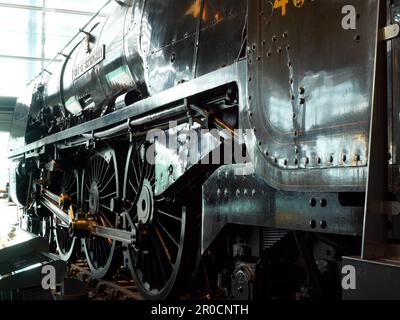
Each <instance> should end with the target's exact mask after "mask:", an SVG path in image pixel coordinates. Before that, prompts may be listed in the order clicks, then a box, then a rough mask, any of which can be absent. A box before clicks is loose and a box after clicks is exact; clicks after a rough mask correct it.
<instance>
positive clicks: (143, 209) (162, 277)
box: [123, 145, 186, 299]
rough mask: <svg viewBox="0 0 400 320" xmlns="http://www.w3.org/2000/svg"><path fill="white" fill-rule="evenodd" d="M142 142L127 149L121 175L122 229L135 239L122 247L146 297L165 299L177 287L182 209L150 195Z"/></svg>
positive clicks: (150, 170) (151, 176) (151, 177)
mask: <svg viewBox="0 0 400 320" xmlns="http://www.w3.org/2000/svg"><path fill="white" fill-rule="evenodd" d="M143 149H144V145H141V146H140V147H139V148H134V147H133V146H132V147H131V148H130V150H129V154H128V159H127V165H126V170H125V179H124V197H123V198H124V203H125V209H126V212H125V214H124V219H123V221H124V223H123V224H124V229H125V230H127V231H132V230H135V232H136V241H135V243H133V244H131V245H128V246H127V247H126V250H125V251H124V255H125V262H126V263H127V265H128V267H129V269H130V271H131V273H132V276H133V278H134V280H135V282H136V284H137V286H138V288H139V290H140V291H141V293H142V294H143V295H144V296H145V297H146V298H148V299H165V298H167V297H169V296H171V295H172V292H174V291H176V290H175V289H178V286H179V285H178V284H177V276H178V274H179V270H180V267H181V259H182V252H183V245H184V238H185V226H186V211H185V210H184V209H183V208H182V207H180V206H178V205H176V204H174V203H172V202H171V201H168V200H166V199H164V198H161V197H155V196H154V187H155V168H154V166H152V165H150V164H149V163H148V162H147V161H145V156H144V154H145V152H144V151H143Z"/></svg>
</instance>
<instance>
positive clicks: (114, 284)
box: [69, 261, 143, 300]
mask: <svg viewBox="0 0 400 320" xmlns="http://www.w3.org/2000/svg"><path fill="white" fill-rule="evenodd" d="M69 276H70V277H71V278H74V279H78V280H80V281H81V282H82V283H83V284H85V286H86V289H87V292H88V296H87V297H88V299H89V300H143V298H142V297H141V295H140V293H139V292H138V290H137V288H136V285H135V283H134V282H133V281H132V280H130V279H129V276H127V275H125V274H123V272H121V273H117V274H116V275H115V276H114V277H113V278H112V279H110V280H102V279H96V278H94V277H93V275H92V273H91V272H90V269H89V267H88V265H87V263H86V262H84V261H77V262H76V263H73V264H71V265H70V269H69Z"/></svg>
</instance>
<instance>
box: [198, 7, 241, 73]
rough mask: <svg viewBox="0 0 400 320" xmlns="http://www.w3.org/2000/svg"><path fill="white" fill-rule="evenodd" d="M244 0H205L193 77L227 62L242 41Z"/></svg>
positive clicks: (234, 56)
mask: <svg viewBox="0 0 400 320" xmlns="http://www.w3.org/2000/svg"><path fill="white" fill-rule="evenodd" d="M246 13H247V1H243V0H225V1H220V0H205V1H204V13H203V19H202V22H201V30H200V35H199V52H198V56H197V60H196V61H197V65H196V76H201V75H204V74H207V73H209V72H211V71H213V70H216V69H218V68H221V67H224V66H227V65H230V64H232V63H234V62H235V61H237V60H238V59H239V57H240V53H241V49H242V46H243V47H245V44H246V41H245V39H244V37H245V36H246V32H245V31H246V29H245V28H246Z"/></svg>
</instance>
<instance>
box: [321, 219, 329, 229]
mask: <svg viewBox="0 0 400 320" xmlns="http://www.w3.org/2000/svg"><path fill="white" fill-rule="evenodd" d="M319 225H320V226H321V228H322V229H326V227H327V226H328V225H327V223H326V221H325V220H322V221H321V222H320V223H319Z"/></svg>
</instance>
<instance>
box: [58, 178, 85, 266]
mask: <svg viewBox="0 0 400 320" xmlns="http://www.w3.org/2000/svg"><path fill="white" fill-rule="evenodd" d="M61 193H62V194H63V195H68V196H69V198H70V200H71V205H72V207H73V212H77V210H78V208H79V174H78V172H77V171H75V170H74V171H72V172H66V173H64V175H63V179H62V187H61ZM54 238H55V240H56V245H57V251H58V254H59V255H60V257H61V259H62V260H64V261H69V260H71V259H72V258H73V256H74V255H75V253H76V251H77V239H76V237H71V235H70V232H69V226H67V225H65V224H64V223H63V222H62V221H61V220H60V219H58V218H57V217H54Z"/></svg>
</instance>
